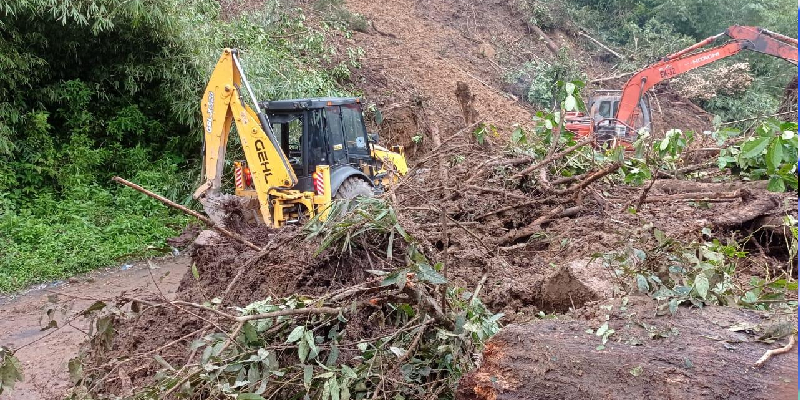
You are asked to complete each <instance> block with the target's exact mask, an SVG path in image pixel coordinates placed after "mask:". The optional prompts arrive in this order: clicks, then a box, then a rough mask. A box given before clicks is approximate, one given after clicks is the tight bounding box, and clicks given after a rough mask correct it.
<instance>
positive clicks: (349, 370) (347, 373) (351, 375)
mask: <svg viewBox="0 0 800 400" xmlns="http://www.w3.org/2000/svg"><path fill="white" fill-rule="evenodd" d="M342 374H344V376H345V377H346V378H350V379H356V378H358V375H356V371H353V369H352V368H350V367H349V366H348V365H347V364H342Z"/></svg>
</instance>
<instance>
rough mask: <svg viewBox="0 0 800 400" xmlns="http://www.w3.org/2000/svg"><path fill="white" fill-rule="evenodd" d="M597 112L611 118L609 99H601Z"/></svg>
mask: <svg viewBox="0 0 800 400" xmlns="http://www.w3.org/2000/svg"><path fill="white" fill-rule="evenodd" d="M597 113H598V114H599V115H600V116H601V117H603V119H605V118H611V117H612V116H613V115H614V114H613V113H612V112H611V102H610V101H601V102H600V105H599V106H598V108H597Z"/></svg>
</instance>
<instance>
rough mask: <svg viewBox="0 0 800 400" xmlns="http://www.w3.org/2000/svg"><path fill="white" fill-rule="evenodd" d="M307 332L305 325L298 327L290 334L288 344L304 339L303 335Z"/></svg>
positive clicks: (287, 339)
mask: <svg viewBox="0 0 800 400" xmlns="http://www.w3.org/2000/svg"><path fill="white" fill-rule="evenodd" d="M305 332H306V327H305V326H303V325H300V326H296V327H295V328H294V329H293V330H292V332H291V333H290V334H289V337H287V338H286V343H294V342H296V341H298V340H300V338H302V337H303V334H304V333H305Z"/></svg>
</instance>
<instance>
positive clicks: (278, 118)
mask: <svg viewBox="0 0 800 400" xmlns="http://www.w3.org/2000/svg"><path fill="white" fill-rule="evenodd" d="M303 117H304V115H303V113H286V114H271V115H270V116H269V120H270V123H271V124H272V132H273V133H274V134H275V138H276V139H278V142H279V143H280V144H281V150H282V151H283V154H286V157H288V158H289V163H290V164H291V165H292V168H293V169H294V171H295V174H302V173H303V170H304V167H303V148H302V144H303Z"/></svg>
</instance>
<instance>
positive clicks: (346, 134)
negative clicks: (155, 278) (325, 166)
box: [325, 104, 370, 165]
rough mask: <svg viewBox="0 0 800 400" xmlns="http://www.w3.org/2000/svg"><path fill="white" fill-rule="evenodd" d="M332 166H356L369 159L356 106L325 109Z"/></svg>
mask: <svg viewBox="0 0 800 400" xmlns="http://www.w3.org/2000/svg"><path fill="white" fill-rule="evenodd" d="M325 121H326V125H327V127H328V129H327V133H328V139H329V140H330V145H331V148H332V151H333V164H334V165H336V164H358V163H359V161H360V160H363V159H368V158H370V151H369V147H368V146H367V132H366V128H365V127H364V120H363V119H362V116H361V107H360V106H359V105H358V104H345V105H341V106H328V107H325Z"/></svg>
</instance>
